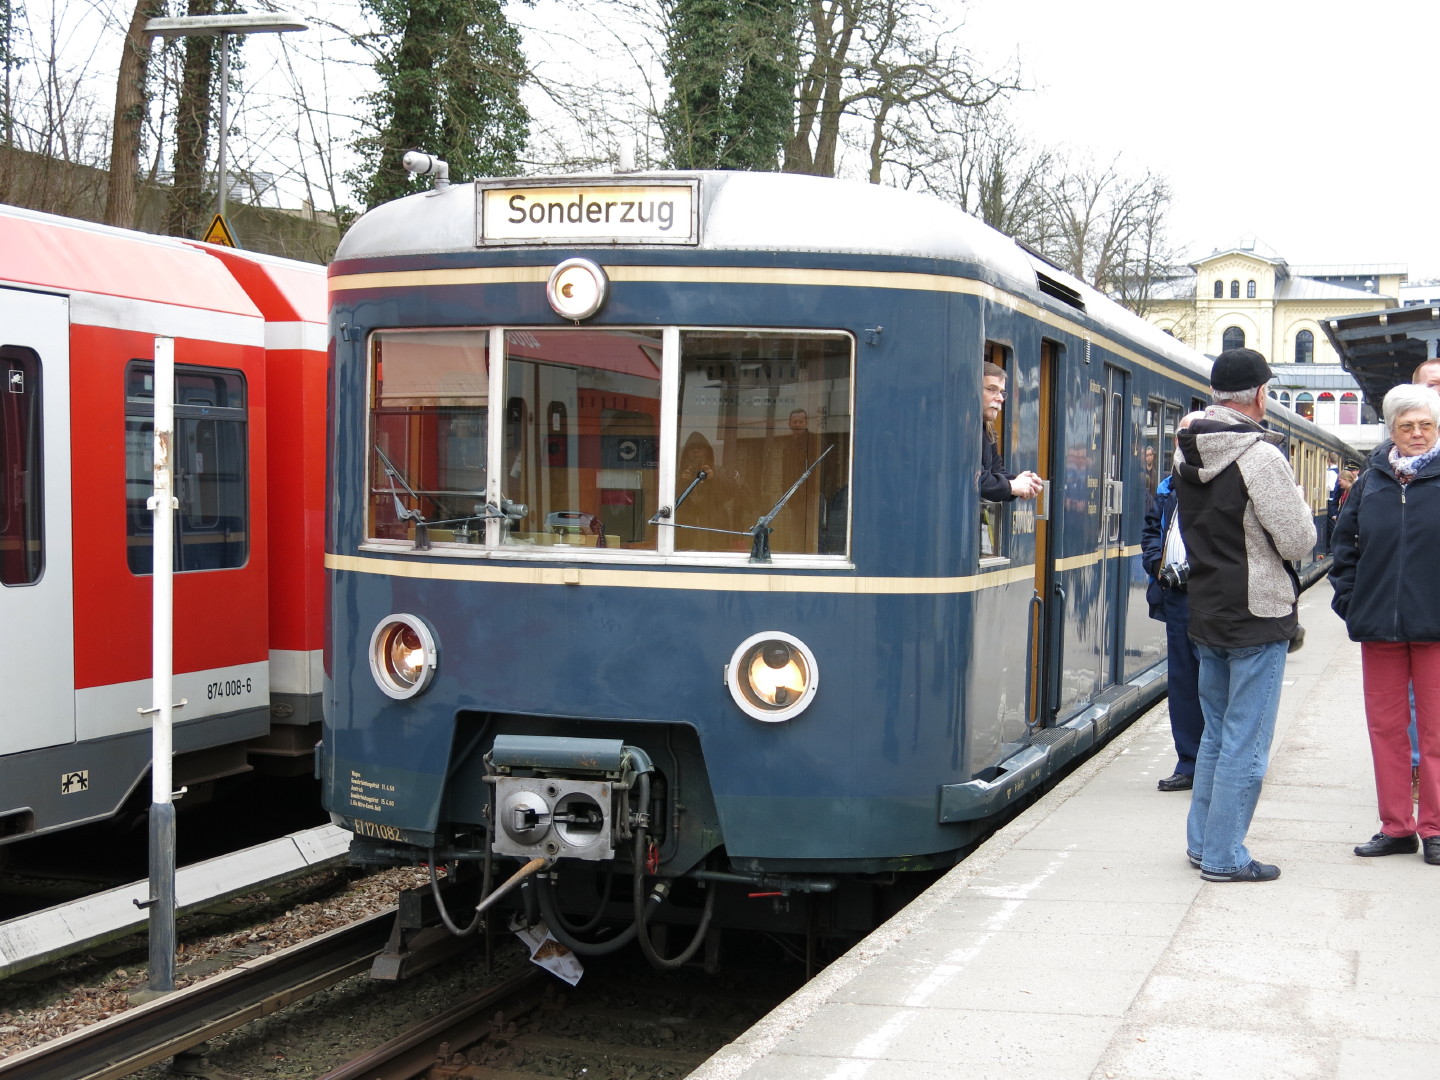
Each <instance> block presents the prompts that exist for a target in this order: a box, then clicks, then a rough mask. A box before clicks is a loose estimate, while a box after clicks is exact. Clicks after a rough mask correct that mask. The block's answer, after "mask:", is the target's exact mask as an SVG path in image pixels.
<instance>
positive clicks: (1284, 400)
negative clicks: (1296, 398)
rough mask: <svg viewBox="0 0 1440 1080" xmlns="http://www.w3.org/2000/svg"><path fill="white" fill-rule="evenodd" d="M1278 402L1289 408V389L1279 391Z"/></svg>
mask: <svg viewBox="0 0 1440 1080" xmlns="http://www.w3.org/2000/svg"><path fill="white" fill-rule="evenodd" d="M1280 404H1281V405H1284V406H1285V407H1286V408H1287V409H1288V408H1290V391H1289V390H1281V391H1280Z"/></svg>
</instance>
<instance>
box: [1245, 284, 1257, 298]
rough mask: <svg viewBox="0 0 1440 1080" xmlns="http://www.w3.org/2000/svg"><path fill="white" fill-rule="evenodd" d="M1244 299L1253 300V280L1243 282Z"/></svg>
mask: <svg viewBox="0 0 1440 1080" xmlns="http://www.w3.org/2000/svg"><path fill="white" fill-rule="evenodd" d="M1245 299H1246V300H1254V299H1255V282H1253V281H1247V282H1246V283H1245Z"/></svg>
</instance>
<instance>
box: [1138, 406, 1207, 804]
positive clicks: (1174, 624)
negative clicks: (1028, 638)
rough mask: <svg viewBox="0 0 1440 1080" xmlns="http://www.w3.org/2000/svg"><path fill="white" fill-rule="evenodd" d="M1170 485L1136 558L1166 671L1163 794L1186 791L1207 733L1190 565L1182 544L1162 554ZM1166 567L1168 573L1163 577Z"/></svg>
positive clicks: (1160, 494)
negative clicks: (1171, 755) (1167, 757)
mask: <svg viewBox="0 0 1440 1080" xmlns="http://www.w3.org/2000/svg"><path fill="white" fill-rule="evenodd" d="M1204 415H1205V414H1204V413H1198V412H1197V413H1187V414H1186V415H1185V416H1183V417H1181V419H1180V424H1179V428H1178V430H1179V431H1184V430H1185V429H1186V428H1187V427H1189V426H1190V424H1191V423H1192V422H1194V421H1195V420H1199V419H1200V418H1201V417H1203V416H1204ZM1174 483H1175V476H1174V474H1173V473H1167V474H1166V475H1165V478H1164V479H1163V480H1161V481H1160V483H1159V485H1158V486H1157V487H1156V488H1155V498H1154V499H1153V500H1151V503H1150V506H1149V508H1148V509H1147V510H1146V511H1145V528H1144V529H1143V530H1142V531H1141V533H1140V559H1141V562H1142V563H1143V564H1144V567H1145V573H1146V574H1148V575H1149V576H1150V584H1149V585H1148V586H1147V587H1146V589H1145V599H1146V601H1147V602H1148V603H1149V605H1150V617H1151V618H1152V619H1159V620H1160V621H1162V622H1163V623H1164V624H1165V646H1166V667H1167V669H1168V671H1169V674H1168V676H1167V688H1166V692H1165V693H1166V697H1167V699H1168V701H1169V708H1170V735H1171V737H1172V738H1173V739H1174V740H1175V756H1176V762H1175V771H1174V773H1172V774H1171V775H1170V776H1167V777H1165V779H1164V780H1161V781H1160V782H1159V783H1157V784H1156V785H1155V786H1156V787H1157V788H1159V789H1160V790H1161V791H1189V790H1190V788H1191V786H1192V784H1193V783H1194V780H1195V755H1196V754H1197V753H1198V752H1199V750H1200V736H1201V735H1202V734H1204V731H1205V714H1204V713H1203V712H1202V711H1201V709H1200V690H1199V682H1200V653H1199V650H1198V649H1196V647H1195V643H1194V642H1193V641H1191V640H1190V601H1189V598H1188V581H1189V573H1190V568H1189V563H1188V562H1187V561H1185V559H1184V551H1183V545H1181V547H1182V550H1181V551H1180V552H1178V553H1175V552H1172V553H1170V555H1168V556H1167V554H1166V549H1167V547H1169V546H1170V543H1169V536H1170V525H1171V522H1172V521H1173V520H1174V518H1175V492H1174V491H1173V490H1172V488H1173V485H1174ZM1167 565H1169V566H1171V569H1170V571H1169V572H1166V573H1162V572H1161V571H1163V570H1165V568H1166V566H1167ZM1180 567H1183V569H1179V568H1180ZM1182 578H1183V580H1182Z"/></svg>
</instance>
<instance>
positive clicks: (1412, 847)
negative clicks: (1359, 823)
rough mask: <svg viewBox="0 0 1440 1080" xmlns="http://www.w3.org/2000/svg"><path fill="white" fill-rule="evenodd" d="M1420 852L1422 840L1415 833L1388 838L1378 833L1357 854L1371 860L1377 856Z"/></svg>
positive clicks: (1359, 848) (1357, 850) (1361, 846)
mask: <svg viewBox="0 0 1440 1080" xmlns="http://www.w3.org/2000/svg"><path fill="white" fill-rule="evenodd" d="M1419 850H1420V840H1419V838H1418V837H1416V835H1415V834H1414V833H1411V834H1410V835H1409V836H1386V835H1385V834H1384V833H1383V832H1377V833H1376V834H1375V835H1374V836H1372V837H1371V838H1370V839H1369V840H1366V841H1365V843H1363V844H1361V845H1360V846H1359V847H1357V848H1356V849H1355V854H1356V855H1359V856H1360V857H1361V858H1364V859H1369V858H1372V857H1374V856H1376V855H1413V854H1415V852H1417V851H1419Z"/></svg>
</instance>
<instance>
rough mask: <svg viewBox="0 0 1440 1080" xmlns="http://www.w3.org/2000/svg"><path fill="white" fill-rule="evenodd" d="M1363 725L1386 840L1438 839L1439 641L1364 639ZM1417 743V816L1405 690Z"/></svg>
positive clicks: (1381, 825) (1439, 821)
mask: <svg viewBox="0 0 1440 1080" xmlns="http://www.w3.org/2000/svg"><path fill="white" fill-rule="evenodd" d="M1360 661H1361V665H1362V667H1363V669H1364V679H1365V722H1366V724H1367V725H1368V726H1369V728H1370V756H1371V757H1372V758H1373V759H1374V761H1375V797H1376V801H1377V802H1378V803H1379V806H1380V831H1381V832H1383V833H1384V834H1385V835H1386V836H1409V835H1410V834H1411V833H1414V832H1419V833H1420V835H1421V836H1422V837H1424V836H1440V642H1436V641H1398V642H1391V641H1365V642H1362V643H1361V645H1360ZM1411 686H1414V688H1415V719H1416V732H1417V735H1418V736H1419V740H1420V816H1419V821H1418V822H1417V821H1416V816H1415V804H1414V803H1413V802H1412V801H1411V797H1410V737H1409V735H1408V733H1407V731H1406V729H1407V728H1408V727H1409V726H1410V692H1409V691H1410V687H1411Z"/></svg>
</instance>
